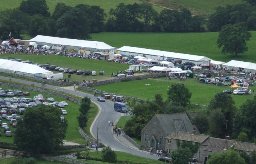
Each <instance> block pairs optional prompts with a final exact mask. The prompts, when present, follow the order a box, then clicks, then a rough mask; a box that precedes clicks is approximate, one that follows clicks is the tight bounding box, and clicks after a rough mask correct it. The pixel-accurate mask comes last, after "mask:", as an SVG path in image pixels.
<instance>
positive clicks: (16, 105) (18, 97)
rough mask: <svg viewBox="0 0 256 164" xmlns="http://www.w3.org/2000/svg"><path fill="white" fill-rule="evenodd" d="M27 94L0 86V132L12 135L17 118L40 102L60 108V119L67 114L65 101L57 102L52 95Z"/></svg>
mask: <svg viewBox="0 0 256 164" xmlns="http://www.w3.org/2000/svg"><path fill="white" fill-rule="evenodd" d="M28 96H29V92H23V91H20V90H10V89H2V88H0V124H1V128H2V130H1V132H0V134H4V135H5V136H12V131H11V129H12V130H15V127H16V125H17V122H18V120H19V119H22V115H23V113H24V112H25V111H26V110H27V109H28V108H30V107H34V106H37V105H40V104H44V105H51V106H55V107H58V108H60V110H61V112H62V115H61V119H64V115H66V114H67V111H66V110H65V109H64V108H65V107H66V106H68V103H67V102H65V101H61V102H58V101H55V100H54V98H52V97H49V98H44V97H43V95H41V94H39V95H37V96H34V97H33V98H29V97H28ZM9 126H11V127H12V128H10V127H9Z"/></svg>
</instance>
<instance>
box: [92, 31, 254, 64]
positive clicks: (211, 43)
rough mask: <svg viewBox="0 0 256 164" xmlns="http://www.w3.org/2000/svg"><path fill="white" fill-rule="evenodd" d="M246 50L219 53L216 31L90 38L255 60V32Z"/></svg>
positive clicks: (220, 57)
mask: <svg viewBox="0 0 256 164" xmlns="http://www.w3.org/2000/svg"><path fill="white" fill-rule="evenodd" d="M251 34H252V37H251V39H250V41H249V42H248V51H247V52H245V53H244V54H241V55H239V56H238V57H231V56H229V55H223V54H221V51H220V49H218V47H217V44H216V41H217V38H218V33H216V32H204V33H98V34H92V35H91V37H92V40H98V41H103V42H105V43H107V44H110V45H112V46H114V47H118V48H119V47H121V46H134V47H141V48H150V49H156V50H165V51H172V52H180V53H188V54H192V55H201V56H207V57H209V58H211V59H213V60H220V61H229V60H232V59H236V60H242V61H252V62H256V56H255V53H256V46H255V45H256V32H255V31H254V32H251Z"/></svg>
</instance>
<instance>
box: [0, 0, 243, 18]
mask: <svg viewBox="0 0 256 164" xmlns="http://www.w3.org/2000/svg"><path fill="white" fill-rule="evenodd" d="M46 1H47V4H48V6H49V9H50V11H51V12H52V11H53V10H54V8H55V6H56V4H57V3H59V2H62V3H66V4H67V5H70V6H75V5H77V4H88V5H96V6H100V7H102V8H103V9H104V10H105V11H109V10H110V9H111V8H115V6H117V5H118V4H119V3H125V4H130V3H135V2H142V1H143V0H125V1H123V0H46ZM144 1H148V2H150V3H151V4H153V5H154V6H156V7H155V8H156V10H158V11H159V10H160V8H166V7H167V8H171V9H177V8H181V7H186V8H189V9H190V10H191V11H192V12H193V13H195V14H203V15H207V14H209V13H212V12H213V11H214V9H215V8H216V7H217V6H221V5H222V6H223V5H227V4H237V3H240V2H242V1H243V0H144ZM21 2H22V0H0V11H2V10H5V9H10V8H16V7H18V6H19V4H20V3H21Z"/></svg>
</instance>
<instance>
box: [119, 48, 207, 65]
mask: <svg viewBox="0 0 256 164" xmlns="http://www.w3.org/2000/svg"><path fill="white" fill-rule="evenodd" d="M117 50H118V51H120V53H121V54H122V55H127V56H144V57H146V58H151V59H155V60H165V59H168V58H169V59H180V60H182V61H183V62H187V61H192V62H194V63H195V64H200V65H208V66H209V64H210V60H211V59H209V58H207V57H205V56H198V55H190V54H183V53H176V52H168V51H160V50H153V49H146V48H138V47H130V46H123V47H121V48H119V49H117Z"/></svg>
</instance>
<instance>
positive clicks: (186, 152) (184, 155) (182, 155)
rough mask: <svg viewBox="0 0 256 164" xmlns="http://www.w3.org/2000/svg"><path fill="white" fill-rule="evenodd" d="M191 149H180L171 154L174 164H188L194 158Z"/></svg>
mask: <svg viewBox="0 0 256 164" xmlns="http://www.w3.org/2000/svg"><path fill="white" fill-rule="evenodd" d="M192 155H193V154H192V152H191V150H190V149H189V148H178V149H177V150H175V151H173V152H172V154H171V157H172V161H173V164H187V163H188V162H189V159H190V158H191V156H192Z"/></svg>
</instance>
